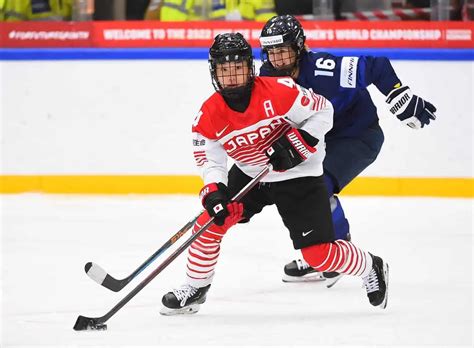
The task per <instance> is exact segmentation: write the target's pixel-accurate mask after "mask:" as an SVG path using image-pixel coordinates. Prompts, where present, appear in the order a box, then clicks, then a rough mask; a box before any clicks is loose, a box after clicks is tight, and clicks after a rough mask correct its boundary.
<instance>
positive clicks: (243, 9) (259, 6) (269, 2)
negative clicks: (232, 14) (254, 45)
mask: <svg viewBox="0 0 474 348" xmlns="http://www.w3.org/2000/svg"><path fill="white" fill-rule="evenodd" d="M239 9H240V15H241V16H242V19H245V20H250V21H258V22H266V21H268V20H269V19H270V18H272V17H273V16H276V11H275V1H274V0H240V4H239Z"/></svg>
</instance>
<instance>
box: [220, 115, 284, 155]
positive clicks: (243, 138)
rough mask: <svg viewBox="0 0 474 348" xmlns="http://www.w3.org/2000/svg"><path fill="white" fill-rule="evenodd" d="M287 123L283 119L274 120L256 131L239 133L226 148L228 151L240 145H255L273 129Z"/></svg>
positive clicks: (229, 141) (225, 145) (228, 142)
mask: <svg viewBox="0 0 474 348" xmlns="http://www.w3.org/2000/svg"><path fill="white" fill-rule="evenodd" d="M283 123H286V122H285V121H283V120H282V119H277V120H274V121H272V122H271V123H270V124H269V125H268V126H263V127H260V128H259V129H257V130H256V131H254V132H249V133H246V134H242V135H238V136H236V137H234V138H232V139H230V140H228V141H227V142H226V143H225V144H224V148H225V149H226V151H227V152H228V153H230V152H232V151H234V150H235V149H237V148H238V147H240V146H246V145H253V144H256V143H257V142H259V141H260V140H262V139H264V138H265V137H266V136H268V135H269V134H270V133H271V132H272V130H273V129H275V128H276V127H278V126H280V125H281V124H283Z"/></svg>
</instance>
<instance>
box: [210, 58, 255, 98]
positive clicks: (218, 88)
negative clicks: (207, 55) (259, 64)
mask: <svg viewBox="0 0 474 348" xmlns="http://www.w3.org/2000/svg"><path fill="white" fill-rule="evenodd" d="M243 61H245V62H247V66H248V68H249V74H248V79H247V83H246V84H245V85H244V86H239V87H234V88H224V87H222V86H221V84H220V83H219V79H218V78H217V64H224V63H230V62H236V63H237V62H243ZM208 62H209V71H210V73H211V79H212V85H213V86H214V89H215V90H216V91H217V92H219V93H221V94H228V93H235V92H237V93H238V92H239V91H240V90H242V91H245V90H246V89H249V88H250V87H251V86H252V84H253V81H254V79H255V65H254V62H253V57H252V56H250V57H241V58H240V59H236V60H231V61H227V60H224V59H223V58H221V59H219V58H211V59H209V61H208Z"/></svg>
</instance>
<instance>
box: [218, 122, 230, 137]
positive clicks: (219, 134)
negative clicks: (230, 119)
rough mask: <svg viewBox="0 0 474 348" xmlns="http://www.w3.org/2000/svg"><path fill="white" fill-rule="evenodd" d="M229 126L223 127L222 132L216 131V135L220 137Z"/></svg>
mask: <svg viewBox="0 0 474 348" xmlns="http://www.w3.org/2000/svg"><path fill="white" fill-rule="evenodd" d="M228 127H229V125H227V126H225V127H224V128H222V129H221V131H220V132H216V137H220V136H221V135H222V134H223V133H224V132H225V130H226V129H227V128H228Z"/></svg>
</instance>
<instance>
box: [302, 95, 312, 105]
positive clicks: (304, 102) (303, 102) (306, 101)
mask: <svg viewBox="0 0 474 348" xmlns="http://www.w3.org/2000/svg"><path fill="white" fill-rule="evenodd" d="M309 102H310V100H309V98H308V97H307V96H305V95H304V96H303V97H302V98H301V105H303V106H308V105H309Z"/></svg>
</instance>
